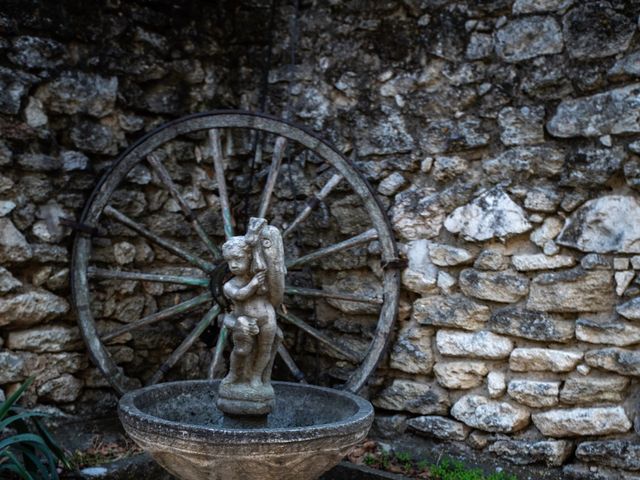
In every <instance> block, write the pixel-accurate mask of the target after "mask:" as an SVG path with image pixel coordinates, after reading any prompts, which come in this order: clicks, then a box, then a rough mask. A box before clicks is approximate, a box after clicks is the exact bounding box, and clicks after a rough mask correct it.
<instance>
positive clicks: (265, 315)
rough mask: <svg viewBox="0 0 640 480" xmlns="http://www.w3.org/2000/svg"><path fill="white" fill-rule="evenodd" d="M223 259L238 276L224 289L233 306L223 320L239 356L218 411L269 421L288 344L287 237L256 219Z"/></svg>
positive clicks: (221, 393)
mask: <svg viewBox="0 0 640 480" xmlns="http://www.w3.org/2000/svg"><path fill="white" fill-rule="evenodd" d="M222 255H223V257H224V259H225V260H226V261H227V263H228V264H229V270H230V271H231V273H232V274H233V275H234V276H233V278H232V279H231V280H229V281H228V282H227V283H225V284H224V286H223V293H224V295H225V296H226V297H227V298H228V299H229V300H231V303H232V304H233V308H232V312H231V313H230V314H226V315H225V316H224V320H223V321H224V325H225V326H226V327H227V328H228V329H229V331H230V332H231V338H232V341H233V350H232V352H231V358H230V361H229V373H228V375H227V376H226V377H225V378H224V379H223V380H222V382H221V383H220V389H219V391H218V402H217V405H218V408H219V409H220V410H221V411H223V412H224V413H226V414H231V415H266V414H268V413H269V412H271V410H272V409H273V406H274V404H275V395H274V391H273V387H272V386H271V370H272V368H273V362H274V360H275V356H276V353H277V350H278V346H279V344H280V342H281V341H282V332H281V331H280V329H279V328H278V324H277V322H276V308H278V307H279V306H280V304H281V303H282V299H283V296H284V279H285V278H284V277H285V274H286V267H285V264H284V249H283V245H282V236H281V234H280V232H279V231H278V229H277V228H275V227H272V226H270V225H267V221H266V220H265V219H263V218H251V220H250V221H249V226H248V228H247V233H246V234H245V235H244V236H240V237H232V238H230V239H229V240H227V241H226V242H225V243H224V245H223V246H222Z"/></svg>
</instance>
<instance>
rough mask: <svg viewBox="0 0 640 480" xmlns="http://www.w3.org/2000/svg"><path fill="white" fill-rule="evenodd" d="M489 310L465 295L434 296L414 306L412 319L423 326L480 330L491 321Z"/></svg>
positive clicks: (422, 299)
mask: <svg viewBox="0 0 640 480" xmlns="http://www.w3.org/2000/svg"><path fill="white" fill-rule="evenodd" d="M489 312H490V311H489V308H488V307H486V306H485V305H482V304H479V303H476V302H474V301H473V300H470V299H468V298H466V297H464V296H463V295H459V294H452V295H434V296H428V297H424V298H419V299H418V300H416V301H415V303H414V304H413V312H412V314H411V315H412V318H413V319H414V320H416V321H417V322H418V323H420V324H422V325H432V326H438V327H456V328H462V329H464V330H479V329H481V328H483V327H484V325H485V323H486V322H487V320H489V314H490V313H489Z"/></svg>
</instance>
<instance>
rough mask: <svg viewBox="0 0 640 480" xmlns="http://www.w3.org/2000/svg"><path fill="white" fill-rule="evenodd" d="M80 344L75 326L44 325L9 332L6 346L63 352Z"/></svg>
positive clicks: (78, 333) (17, 348)
mask: <svg viewBox="0 0 640 480" xmlns="http://www.w3.org/2000/svg"><path fill="white" fill-rule="evenodd" d="M79 346H80V331H79V330H78V328H77V327H66V326H63V325H46V326H41V327H36V328H32V329H29V330H21V331H16V332H9V335H8V336H7V348H10V349H12V350H28V351H31V352H65V351H69V350H73V349H77V348H78V347H79Z"/></svg>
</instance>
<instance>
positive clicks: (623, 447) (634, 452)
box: [576, 440, 640, 470]
mask: <svg viewBox="0 0 640 480" xmlns="http://www.w3.org/2000/svg"><path fill="white" fill-rule="evenodd" d="M576 457H577V458H578V459H579V460H582V461H583V462H588V463H595V464H597V465H604V466H607V467H615V468H623V469H625V470H640V444H638V443H636V442H629V441H624V440H612V441H601V442H582V443H580V444H579V445H578V447H577V448H576Z"/></svg>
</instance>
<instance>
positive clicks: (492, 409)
mask: <svg viewBox="0 0 640 480" xmlns="http://www.w3.org/2000/svg"><path fill="white" fill-rule="evenodd" d="M451 415H452V416H453V417H454V418H456V419H458V420H460V421H461V422H463V423H465V424H466V425H468V426H470V427H473V428H477V429H479V430H484V431H487V432H503V433H509V432H516V431H518V430H522V429H523V428H525V427H526V426H527V425H528V424H529V410H527V409H526V408H524V407H518V406H515V405H512V404H510V403H507V402H497V401H494V400H489V399H488V398H485V397H482V396H480V395H465V396H464V397H462V398H461V399H460V400H458V401H457V402H456V403H455V404H454V405H453V407H452V408H451Z"/></svg>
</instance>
